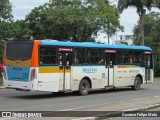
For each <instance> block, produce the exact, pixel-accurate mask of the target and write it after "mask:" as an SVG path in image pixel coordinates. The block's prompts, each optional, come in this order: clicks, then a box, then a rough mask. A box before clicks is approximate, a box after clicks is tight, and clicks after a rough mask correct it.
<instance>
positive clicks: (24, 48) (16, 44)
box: [6, 41, 33, 60]
mask: <svg viewBox="0 0 160 120" xmlns="http://www.w3.org/2000/svg"><path fill="white" fill-rule="evenodd" d="M32 50H33V41H10V42H8V43H7V48H6V58H7V59H10V60H28V59H31V56H32Z"/></svg>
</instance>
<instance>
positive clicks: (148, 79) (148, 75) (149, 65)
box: [144, 51, 152, 83]
mask: <svg viewBox="0 0 160 120" xmlns="http://www.w3.org/2000/svg"><path fill="white" fill-rule="evenodd" d="M144 56H145V57H144V65H145V81H146V83H148V82H151V74H152V72H151V70H152V54H151V52H148V51H145V55H144Z"/></svg>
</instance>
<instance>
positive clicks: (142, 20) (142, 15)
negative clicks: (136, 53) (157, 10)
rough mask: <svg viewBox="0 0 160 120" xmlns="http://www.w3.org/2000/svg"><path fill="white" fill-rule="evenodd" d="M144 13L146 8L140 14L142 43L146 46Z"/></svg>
mask: <svg viewBox="0 0 160 120" xmlns="http://www.w3.org/2000/svg"><path fill="white" fill-rule="evenodd" d="M144 15H145V9H144V10H143V11H142V14H141V15H140V45H142V46H144Z"/></svg>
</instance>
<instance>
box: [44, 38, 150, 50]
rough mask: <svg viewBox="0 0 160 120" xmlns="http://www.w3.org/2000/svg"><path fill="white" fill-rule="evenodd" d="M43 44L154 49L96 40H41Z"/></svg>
mask: <svg viewBox="0 0 160 120" xmlns="http://www.w3.org/2000/svg"><path fill="white" fill-rule="evenodd" d="M41 42H42V45H55V46H65V47H91V48H106V49H108V48H109V49H135V50H150V51H151V50H152V49H151V48H150V47H147V46H129V45H110V44H97V43H94V42H70V41H69V42H61V41H57V40H41Z"/></svg>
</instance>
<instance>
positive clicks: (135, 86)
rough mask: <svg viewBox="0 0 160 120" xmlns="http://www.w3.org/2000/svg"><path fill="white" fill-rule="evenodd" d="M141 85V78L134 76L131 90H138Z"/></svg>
mask: <svg viewBox="0 0 160 120" xmlns="http://www.w3.org/2000/svg"><path fill="white" fill-rule="evenodd" d="M140 87H141V79H140V78H139V77H136V78H135V80H134V85H133V86H132V89H133V90H139V89H140Z"/></svg>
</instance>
